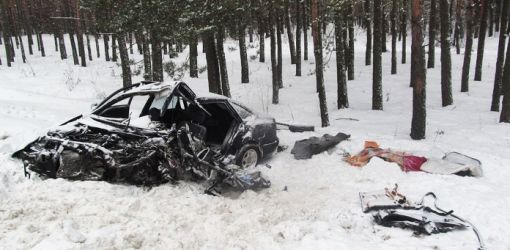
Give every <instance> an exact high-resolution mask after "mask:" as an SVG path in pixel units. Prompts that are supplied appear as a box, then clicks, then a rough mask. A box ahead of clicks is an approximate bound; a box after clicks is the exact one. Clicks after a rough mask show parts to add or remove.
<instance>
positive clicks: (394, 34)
mask: <svg viewBox="0 0 510 250" xmlns="http://www.w3.org/2000/svg"><path fill="white" fill-rule="evenodd" d="M391 74H392V75H395V74H397V0H393V1H392V7H391Z"/></svg>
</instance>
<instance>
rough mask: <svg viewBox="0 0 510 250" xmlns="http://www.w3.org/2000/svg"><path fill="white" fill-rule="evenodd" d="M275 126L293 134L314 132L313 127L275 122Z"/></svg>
mask: <svg viewBox="0 0 510 250" xmlns="http://www.w3.org/2000/svg"><path fill="white" fill-rule="evenodd" d="M276 125H280V126H284V127H286V128H288V129H289V131H290V132H295V133H301V132H308V131H315V127H314V126H306V125H293V124H288V123H282V122H277V123H276Z"/></svg>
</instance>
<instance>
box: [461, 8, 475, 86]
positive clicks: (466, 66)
mask: <svg viewBox="0 0 510 250" xmlns="http://www.w3.org/2000/svg"><path fill="white" fill-rule="evenodd" d="M472 1H473V0H469V4H467V6H466V47H465V48H464V63H463V64H462V82H461V88H460V92H468V91H469V71H470V67H471V50H472V49H473V16H474V10H473V7H472V3H473V2H472Z"/></svg>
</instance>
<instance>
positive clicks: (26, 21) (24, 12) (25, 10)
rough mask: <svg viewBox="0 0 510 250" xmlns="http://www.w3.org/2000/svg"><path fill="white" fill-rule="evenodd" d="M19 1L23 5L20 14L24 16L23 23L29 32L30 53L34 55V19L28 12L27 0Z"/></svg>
mask: <svg viewBox="0 0 510 250" xmlns="http://www.w3.org/2000/svg"><path fill="white" fill-rule="evenodd" d="M18 3H19V4H20V5H21V6H20V7H21V12H22V14H20V16H22V17H23V23H24V25H25V27H24V29H25V32H26V33H27V38H28V53H29V54H30V55H33V54H34V51H33V49H32V45H33V44H34V41H33V38H32V21H31V19H30V17H29V16H28V15H29V13H28V7H27V0H21V1H19V2H18Z"/></svg>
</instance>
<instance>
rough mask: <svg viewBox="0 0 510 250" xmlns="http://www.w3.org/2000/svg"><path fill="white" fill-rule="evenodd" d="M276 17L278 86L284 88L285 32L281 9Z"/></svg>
mask: <svg viewBox="0 0 510 250" xmlns="http://www.w3.org/2000/svg"><path fill="white" fill-rule="evenodd" d="M276 18H277V23H276V43H277V47H278V52H277V53H278V65H277V66H278V86H279V87H280V88H283V77H282V72H283V69H282V67H283V62H282V61H283V56H282V50H283V49H282V32H283V20H282V15H281V13H279V11H277V14H276Z"/></svg>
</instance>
